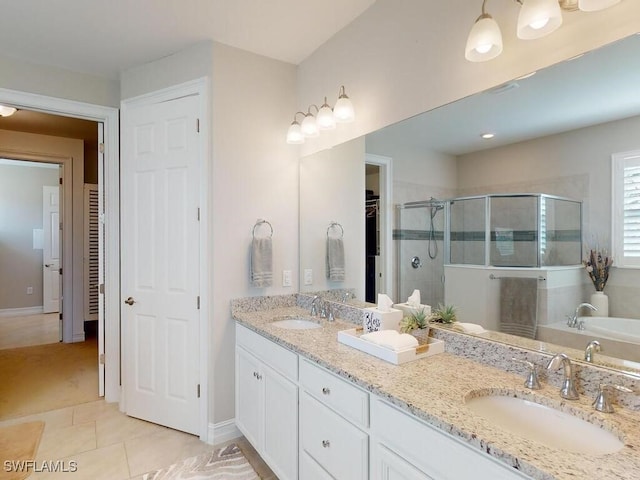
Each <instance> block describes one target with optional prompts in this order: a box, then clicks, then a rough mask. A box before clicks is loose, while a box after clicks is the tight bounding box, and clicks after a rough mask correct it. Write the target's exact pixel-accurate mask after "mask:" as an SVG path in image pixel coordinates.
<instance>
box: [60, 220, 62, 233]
mask: <svg viewBox="0 0 640 480" xmlns="http://www.w3.org/2000/svg"><path fill="white" fill-rule="evenodd" d="M60 231H62V222H60Z"/></svg>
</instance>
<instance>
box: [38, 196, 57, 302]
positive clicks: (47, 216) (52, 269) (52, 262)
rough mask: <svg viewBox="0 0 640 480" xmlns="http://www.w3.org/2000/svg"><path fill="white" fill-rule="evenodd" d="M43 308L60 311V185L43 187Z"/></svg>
mask: <svg viewBox="0 0 640 480" xmlns="http://www.w3.org/2000/svg"><path fill="white" fill-rule="evenodd" d="M42 229H43V239H44V244H43V252H42V260H43V265H42V310H43V312H44V313H55V312H59V311H60V187H47V186H43V187H42Z"/></svg>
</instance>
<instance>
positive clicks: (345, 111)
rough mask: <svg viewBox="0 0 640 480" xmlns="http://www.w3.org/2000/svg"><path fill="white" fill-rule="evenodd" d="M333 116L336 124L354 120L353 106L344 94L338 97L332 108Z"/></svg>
mask: <svg viewBox="0 0 640 480" xmlns="http://www.w3.org/2000/svg"><path fill="white" fill-rule="evenodd" d="M333 115H334V116H335V118H336V122H338V123H349V122H353V120H354V119H355V117H356V115H355V112H354V111H353V104H352V103H351V100H349V97H347V96H346V95H345V94H344V93H343V94H342V95H340V97H339V98H338V101H337V102H336V106H335V107H333Z"/></svg>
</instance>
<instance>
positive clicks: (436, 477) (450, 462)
mask: <svg viewBox="0 0 640 480" xmlns="http://www.w3.org/2000/svg"><path fill="white" fill-rule="evenodd" d="M370 433H371V478H372V479H373V480H399V479H406V480H461V479H467V478H468V479H474V480H522V479H530V477H528V476H526V475H524V474H523V473H521V472H519V471H517V470H515V469H513V468H509V467H507V466H506V465H504V464H502V463H500V462H499V461H497V460H495V459H493V458H491V457H489V456H486V455H482V454H481V453H480V452H478V451H477V450H474V449H473V448H471V447H469V446H467V445H465V444H464V443H462V442H461V441H459V440H457V439H455V438H454V437H452V436H450V435H448V434H447V433H445V432H442V431H440V430H437V429H436V428H434V427H431V426H429V425H427V424H426V423H424V422H422V421H421V420H419V419H417V418H416V417H414V416H412V415H408V414H406V413H404V412H402V411H400V410H399V409H397V408H396V407H394V406H392V405H390V404H389V403H387V402H385V401H383V400H381V399H379V398H374V397H373V396H372V400H371V431H370Z"/></svg>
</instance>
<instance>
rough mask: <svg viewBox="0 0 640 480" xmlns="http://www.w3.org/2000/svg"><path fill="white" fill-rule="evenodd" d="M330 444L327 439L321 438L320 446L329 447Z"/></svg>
mask: <svg viewBox="0 0 640 480" xmlns="http://www.w3.org/2000/svg"><path fill="white" fill-rule="evenodd" d="M330 445H331V444H330V443H329V440H322V446H323V447H324V448H329V446H330Z"/></svg>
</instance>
